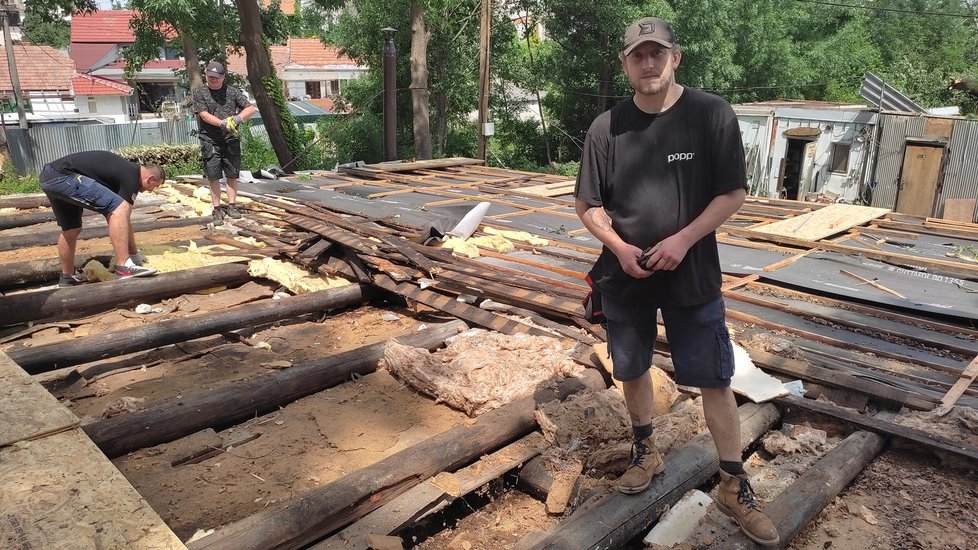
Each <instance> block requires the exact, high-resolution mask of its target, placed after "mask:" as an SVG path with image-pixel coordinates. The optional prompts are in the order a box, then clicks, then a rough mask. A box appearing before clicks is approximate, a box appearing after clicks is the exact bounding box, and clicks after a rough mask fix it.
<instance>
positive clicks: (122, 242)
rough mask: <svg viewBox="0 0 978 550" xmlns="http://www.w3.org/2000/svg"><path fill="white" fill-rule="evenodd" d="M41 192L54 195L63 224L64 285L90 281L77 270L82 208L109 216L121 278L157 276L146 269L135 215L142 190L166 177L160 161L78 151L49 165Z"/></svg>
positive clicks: (43, 173)
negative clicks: (143, 161) (134, 226)
mask: <svg viewBox="0 0 978 550" xmlns="http://www.w3.org/2000/svg"><path fill="white" fill-rule="evenodd" d="M39 179H40V183H41V190H42V191H44V194H45V195H47V196H48V200H49V201H50V202H51V209H52V210H53V211H54V217H55V219H56V220H57V221H58V225H59V226H60V227H61V235H60V236H59V237H58V256H59V258H60V260H61V278H60V280H59V281H58V286H62V287H67V286H74V285H78V284H82V283H85V282H87V281H86V279H85V278H84V277H82V276H81V275H77V274H76V273H75V245H76V244H77V242H78V235H79V234H81V230H82V210H83V209H87V210H93V211H95V212H98V213H99V214H102V215H103V216H105V220H106V221H107V222H108V224H109V241H111V242H112V249H113V251H114V252H115V264H116V265H115V274H116V275H117V276H119V277H140V276H145V275H152V274H154V273H156V270H155V269H153V268H151V267H143V266H142V264H143V262H145V261H146V257H145V256H143V255H142V254H141V253H140V252H139V250H137V248H136V236H135V234H134V233H133V230H132V222H131V221H130V219H129V217H130V215H131V214H132V205H133V203H134V202H135V201H136V195H137V194H138V193H139V192H140V191H152V190H153V189H156V188H157V187H159V186H160V184H162V183H163V181H164V180H165V179H166V174H165V173H164V172H163V169H162V168H160V167H159V166H157V165H155V164H149V165H139V164H136V163H135V162H130V161H129V160H126V159H125V158H123V157H120V156H119V155H116V154H115V153H110V152H108V151H85V152H82V153H74V154H72V155H68V156H66V157H62V158H59V159H58V160H55V161H52V162H51V163H49V164H45V165H44V168H42V169H41V173H40V175H39Z"/></svg>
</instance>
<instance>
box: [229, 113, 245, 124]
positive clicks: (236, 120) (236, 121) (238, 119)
mask: <svg viewBox="0 0 978 550" xmlns="http://www.w3.org/2000/svg"><path fill="white" fill-rule="evenodd" d="M231 118H233V119H234V124H235V125H240V124H241V123H242V122H244V119H243V118H241V115H234V116H233V117H231Z"/></svg>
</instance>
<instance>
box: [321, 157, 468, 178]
mask: <svg viewBox="0 0 978 550" xmlns="http://www.w3.org/2000/svg"><path fill="white" fill-rule="evenodd" d="M476 164H485V161H483V160H479V159H473V158H468V157H449V158H443V159H432V160H416V161H396V162H379V163H377V164H368V165H366V166H363V167H360V168H344V167H342V166H341V167H340V168H339V170H337V171H338V172H340V173H341V174H358V175H359V174H363V173H368V174H370V175H373V174H375V173H378V172H380V173H383V172H408V171H411V170H428V169H432V168H447V167H449V166H468V165H476Z"/></svg>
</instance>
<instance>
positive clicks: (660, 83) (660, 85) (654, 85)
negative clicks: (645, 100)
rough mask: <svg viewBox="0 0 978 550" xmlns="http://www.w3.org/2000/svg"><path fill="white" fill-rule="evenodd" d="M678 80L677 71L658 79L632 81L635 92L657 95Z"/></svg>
mask: <svg viewBox="0 0 978 550" xmlns="http://www.w3.org/2000/svg"><path fill="white" fill-rule="evenodd" d="M675 82H676V73H673V72H670V73H669V77H668V78H665V79H663V78H661V77H660V78H659V80H656V81H652V82H650V81H647V80H641V79H640V80H638V81H637V82H632V89H633V90H635V93H637V94H639V95H645V96H656V95H659V94H661V93H662V92H664V91H666V90H668V89H669V87H670V86H672V85H673V83H675Z"/></svg>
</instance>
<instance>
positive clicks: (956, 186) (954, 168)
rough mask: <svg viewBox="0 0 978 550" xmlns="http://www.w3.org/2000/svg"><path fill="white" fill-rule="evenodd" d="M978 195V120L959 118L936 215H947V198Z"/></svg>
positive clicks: (969, 197) (949, 145)
mask: <svg viewBox="0 0 978 550" xmlns="http://www.w3.org/2000/svg"><path fill="white" fill-rule="evenodd" d="M975 197H978V121H974V120H956V121H955V122H954V133H952V134H951V142H950V143H949V144H948V160H947V165H946V166H945V169H944V186H943V187H942V188H941V191H940V192H939V193H938V196H937V212H935V215H937V216H943V215H944V200H945V199H973V198H975ZM971 221H972V222H973V221H975V220H974V219H972V220H971Z"/></svg>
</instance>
